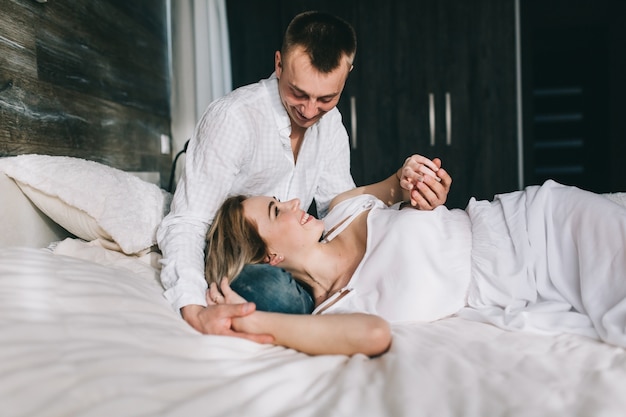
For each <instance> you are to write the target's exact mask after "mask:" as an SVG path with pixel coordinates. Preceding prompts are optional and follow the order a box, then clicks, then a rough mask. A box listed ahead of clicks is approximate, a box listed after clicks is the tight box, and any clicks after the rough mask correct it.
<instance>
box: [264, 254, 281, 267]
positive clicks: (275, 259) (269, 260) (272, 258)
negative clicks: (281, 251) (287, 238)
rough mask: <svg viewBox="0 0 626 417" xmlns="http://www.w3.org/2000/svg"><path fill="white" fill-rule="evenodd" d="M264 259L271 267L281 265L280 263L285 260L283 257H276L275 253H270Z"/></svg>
mask: <svg viewBox="0 0 626 417" xmlns="http://www.w3.org/2000/svg"><path fill="white" fill-rule="evenodd" d="M265 259H266V261H267V262H266V263H268V264H270V265H272V266H276V265H278V264H279V263H281V262H282V261H284V260H285V257H284V256H283V255H277V254H275V253H270V254H269V255H267V256H266V257H265Z"/></svg>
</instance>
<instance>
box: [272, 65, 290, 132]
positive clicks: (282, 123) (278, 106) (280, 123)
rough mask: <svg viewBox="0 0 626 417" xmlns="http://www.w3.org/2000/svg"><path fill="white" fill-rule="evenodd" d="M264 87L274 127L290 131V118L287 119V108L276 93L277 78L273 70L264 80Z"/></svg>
mask: <svg viewBox="0 0 626 417" xmlns="http://www.w3.org/2000/svg"><path fill="white" fill-rule="evenodd" d="M266 88H267V92H268V94H269V96H270V104H271V106H272V110H273V113H274V121H275V122H276V127H277V128H278V130H279V131H281V132H282V131H283V130H284V129H288V130H287V132H291V120H290V119H289V114H287V110H285V106H283V102H282V101H281V99H280V94H278V78H277V77H276V73H275V72H273V73H272V75H270V77H269V78H268V79H267V80H266Z"/></svg>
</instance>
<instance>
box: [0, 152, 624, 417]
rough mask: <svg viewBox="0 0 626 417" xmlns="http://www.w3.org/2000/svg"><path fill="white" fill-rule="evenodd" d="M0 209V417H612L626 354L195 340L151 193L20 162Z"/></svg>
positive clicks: (433, 335) (418, 330) (522, 347)
mask: <svg viewBox="0 0 626 417" xmlns="http://www.w3.org/2000/svg"><path fill="white" fill-rule="evenodd" d="M86 190H90V192H89V193H87V192H86ZM0 195H1V202H0V214H1V215H2V219H3V222H2V230H1V234H0V327H1V330H0V335H1V336H0V337H1V338H2V339H1V340H2V341H1V343H0V407H1V410H2V411H1V412H0V414H1V415H2V416H5V417H14V416H46V417H47V416H90V417H91V416H107V417H110V416H184V415H205V416H255V417H261V416H437V417H444V416H476V417H484V416H533V417H534V416H569V417H571V416H595V417H599V416H624V415H625V413H626V350H624V349H623V348H618V347H614V346H610V345H606V344H602V343H600V342H597V341H595V340H592V339H588V338H585V337H582V336H574V335H558V336H549V335H541V334H530V333H513V332H507V331H504V330H500V329H498V328H496V327H493V326H491V325H488V324H484V323H478V322H472V321H467V320H464V319H461V318H459V317H450V318H447V319H444V320H440V321H436V322H433V323H418V322H415V323H404V324H401V325H394V326H393V328H392V331H393V343H392V346H391V349H390V350H389V352H388V353H386V354H384V355H382V356H380V357H376V358H367V357H365V356H361V355H355V356H352V357H347V356H341V355H327V356H308V355H305V354H302V353H299V352H296V351H294V350H290V349H286V348H282V347H277V346H270V345H259V344H256V343H253V342H250V341H246V340H243V339H237V338H229V337H223V336H207V335H201V334H199V333H197V332H196V331H194V330H193V329H192V328H191V327H189V326H188V325H187V324H186V323H185V322H184V321H183V320H182V319H181V318H180V316H179V315H178V314H177V313H176V312H175V311H173V310H172V308H171V306H170V305H169V304H168V303H167V301H166V300H165V299H164V297H163V295H162V291H163V290H162V288H161V285H160V282H159V279H158V274H159V263H158V261H159V253H158V251H157V250H156V249H155V247H154V243H155V242H154V232H155V228H156V226H157V225H158V222H159V221H160V219H161V218H162V216H163V215H164V214H165V213H166V212H167V209H168V207H169V197H170V196H169V195H168V194H167V193H166V192H164V191H163V190H161V189H159V188H158V187H157V186H155V185H153V184H151V183H149V182H148V181H145V180H143V179H140V178H139V177H137V176H136V175H132V174H129V173H126V172H122V171H118V170H115V169H113V168H110V167H106V166H104V165H101V164H98V163H93V162H89V161H83V160H74V159H73V158H65V157H46V156H41V155H24V156H20V157H12V158H5V159H3V160H0ZM611 197H615V198H616V201H619V199H620V198H621V197H622V196H611Z"/></svg>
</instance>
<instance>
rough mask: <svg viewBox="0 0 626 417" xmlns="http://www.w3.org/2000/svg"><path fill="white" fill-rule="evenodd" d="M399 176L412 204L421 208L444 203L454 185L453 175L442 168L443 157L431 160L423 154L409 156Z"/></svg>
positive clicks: (433, 206) (429, 207) (426, 208)
mask: <svg viewBox="0 0 626 417" xmlns="http://www.w3.org/2000/svg"><path fill="white" fill-rule="evenodd" d="M398 178H399V180H400V187H402V189H403V190H405V191H406V193H405V194H407V199H408V200H410V202H411V206H413V207H415V208H417V209H420V210H432V209H434V208H435V207H438V206H440V205H442V204H444V203H445V202H446V199H447V198H448V192H449V191H450V186H451V185H452V177H450V175H449V174H448V173H447V172H446V170H445V169H443V168H441V159H439V158H435V159H433V160H430V159H428V158H426V157H424V156H421V155H412V156H410V157H408V158H407V159H406V160H405V161H404V165H402V168H401V169H400V172H399V175H398Z"/></svg>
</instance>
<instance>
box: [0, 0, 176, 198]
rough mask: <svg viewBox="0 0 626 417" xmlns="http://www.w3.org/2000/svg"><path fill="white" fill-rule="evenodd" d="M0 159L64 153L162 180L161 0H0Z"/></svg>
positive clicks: (164, 78)
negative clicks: (151, 174) (42, 0)
mask: <svg viewBox="0 0 626 417" xmlns="http://www.w3.org/2000/svg"><path fill="white" fill-rule="evenodd" d="M0 10H2V13H0V156H7V155H18V154H25V153H40V154H49V155H68V156H75V157H81V158H85V159H90V160H95V161H98V162H102V163H106V164H107V165H111V166H114V167H117V168H120V169H124V170H131V171H159V172H160V173H161V180H162V186H166V185H167V184H166V182H167V181H169V168H170V166H171V153H170V154H161V135H168V136H169V135H170V109H169V73H168V63H167V62H168V61H167V59H168V57H167V50H168V48H167V20H166V19H167V13H166V9H165V0H159V1H150V0H138V1H133V2H126V1H122V0H94V1H88V2H83V1H80V0H67V1H63V2H55V1H50V2H47V3H43V4H40V3H38V2H35V1H32V0H0Z"/></svg>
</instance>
